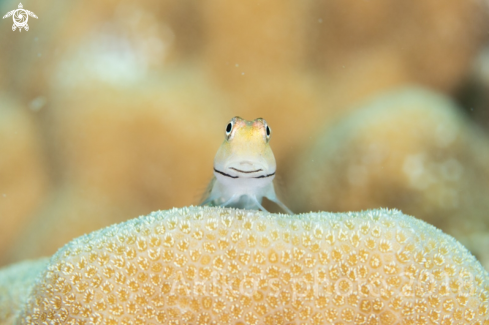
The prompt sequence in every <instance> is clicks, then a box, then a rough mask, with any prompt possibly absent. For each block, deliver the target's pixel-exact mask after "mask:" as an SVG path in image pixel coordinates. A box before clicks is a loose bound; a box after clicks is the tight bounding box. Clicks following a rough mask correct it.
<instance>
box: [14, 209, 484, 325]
mask: <svg viewBox="0 0 489 325" xmlns="http://www.w3.org/2000/svg"><path fill="white" fill-rule="evenodd" d="M18 323H20V324H45V323H46V324H88V323H90V324H92V323H93V324H299V323H300V324H331V323H334V324H338V325H339V324H358V325H362V324H365V325H366V324H386V325H393V324H415V323H416V324H443V325H451V324H478V325H488V324H489V275H488V273H487V272H486V271H484V269H483V268H482V267H481V265H480V264H479V263H478V262H477V261H476V260H475V258H474V257H473V256H472V255H471V254H470V253H469V252H468V251H467V250H466V249H465V248H464V247H463V246H462V245H461V244H459V243H458V242H457V241H456V240H454V239H453V238H452V237H450V236H448V235H445V234H444V233H442V232H441V231H439V230H438V229H436V228H434V227H433V226H430V225H428V224H426V223H424V222H422V221H419V220H417V219H415V218H412V217H409V216H406V215H404V214H402V213H401V212H399V211H395V210H371V211H365V212H358V213H347V214H333V213H309V214H302V215H293V216H285V215H279V214H268V213H262V212H257V211H245V210H235V209H224V208H201V207H191V208H183V209H173V210H168V211H160V212H154V213H152V214H150V215H148V216H146V217H140V218H138V219H133V220H130V221H127V222H125V223H121V224H117V225H113V226H111V227H108V228H105V229H102V230H100V231H96V232H93V233H91V234H88V235H85V236H83V237H80V238H77V239H75V240H73V241H72V242H70V243H69V244H67V245H66V246H65V247H63V248H62V249H61V250H59V251H58V252H57V253H56V254H55V255H54V256H53V258H52V259H51V261H50V264H49V266H48V267H47V269H46V270H45V271H44V273H43V274H42V276H41V278H40V280H39V281H38V282H37V284H36V285H35V286H34V289H33V291H32V293H31V296H30V299H29V300H28V302H27V304H26V306H25V308H24V310H23V311H22V313H21V315H20V318H19V320H18Z"/></svg>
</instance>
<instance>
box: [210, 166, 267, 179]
mask: <svg viewBox="0 0 489 325" xmlns="http://www.w3.org/2000/svg"><path fill="white" fill-rule="evenodd" d="M230 169H231V168H230ZM232 169H234V170H237V171H238V172H242V173H245V174H249V173H255V172H256V171H249V172H248V171H241V170H239V169H236V168H232ZM214 171H215V172H216V173H218V174H221V175H223V176H226V177H229V178H268V177H272V176H274V175H275V172H273V173H271V174H263V175H260V176H247V177H242V176H238V175H230V174H227V173H225V172H223V171H220V170H218V169H216V168H215V167H214ZM258 171H262V170H261V169H258Z"/></svg>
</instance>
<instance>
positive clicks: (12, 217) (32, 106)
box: [0, 0, 489, 270]
mask: <svg viewBox="0 0 489 325" xmlns="http://www.w3.org/2000/svg"><path fill="white" fill-rule="evenodd" d="M22 3H23V5H24V9H28V10H30V11H33V12H34V13H35V14H36V15H37V16H38V17H39V19H34V18H32V17H31V18H30V19H29V21H28V23H29V26H30V29H29V31H25V30H24V31H22V32H20V33H19V32H18V31H15V32H13V31H12V28H11V26H12V19H11V18H8V19H3V20H1V21H0V44H1V46H0V265H6V264H9V263H12V262H15V261H19V260H23V259H27V258H35V257H39V256H49V255H52V254H53V253H54V252H55V251H56V250H57V249H58V248H60V247H61V246H63V245H64V244H65V243H67V242H68V241H70V240H71V239H72V238H74V237H77V236H80V235H82V234H85V233H87V232H91V231H93V230H96V229H99V228H101V227H104V226H107V225H110V224H113V223H116V222H121V221H124V220H127V219H130V218H134V217H137V216H138V215H144V214H148V213H149V212H150V211H153V210H159V209H161V210H164V209H169V208H172V207H181V206H186V205H192V204H194V205H195V204H198V203H199V198H200V195H201V194H202V192H203V190H204V189H205V187H206V185H207V182H208V181H209V180H210V179H211V177H212V162H213V157H214V154H215V152H216V150H217V148H218V147H219V145H220V143H221V141H222V140H223V135H224V128H225V126H226V123H227V122H228V120H229V119H230V118H232V117H233V116H235V115H239V116H241V117H243V118H246V119H254V118H257V117H263V118H265V119H266V120H267V122H268V123H269V124H270V126H271V127H272V129H273V132H274V133H273V139H272V142H271V145H272V148H273V150H274V153H275V156H276V158H277V165H278V181H277V184H278V186H279V187H280V191H279V192H281V193H282V196H283V201H284V202H285V203H286V205H288V206H289V207H290V208H291V209H292V210H293V211H294V212H297V213H299V212H308V211H311V210H313V211H317V210H326V211H332V212H337V211H351V210H362V209H369V208H377V207H389V208H396V209H400V210H402V211H403V212H404V213H407V214H410V215H414V216H415V217H417V218H420V219H423V220H425V221H427V222H429V223H431V224H433V225H435V226H437V227H439V228H441V229H442V230H443V231H445V232H447V233H448V234H451V235H453V236H454V237H456V238H457V239H458V240H460V241H461V242H462V243H463V244H464V245H466V246H467V247H468V248H469V249H470V250H471V251H472V252H473V253H474V255H476V257H477V258H479V260H480V261H481V262H482V263H483V265H484V266H485V267H486V269H488V270H489V134H488V132H489V92H488V91H489V46H488V45H489V42H488V40H489V39H488V37H487V36H488V32H487V31H488V27H489V23H488V22H489V19H488V18H489V4H488V3H486V2H484V1H482V0H480V1H479V0H454V1H450V2H443V3H441V2H440V1H438V0H423V1H415V2H413V1H408V0H399V1H391V0H308V1H278V0H269V1H258V0H251V1H224V0H209V1H195V0H194V1H192V0H178V1H177V0H163V1H151V0H146V1H112V0H105V1H94V0H85V1H81V0H72V1H60V0H45V1H32V0H26V1H23V2H22ZM17 6H18V2H14V1H11V0H7V1H2V2H0V9H1V12H2V13H3V14H2V16H3V15H4V14H5V13H7V12H8V11H10V10H13V9H16V8H17ZM268 207H270V209H271V210H272V211H273V209H274V207H273V205H271V204H269V205H268Z"/></svg>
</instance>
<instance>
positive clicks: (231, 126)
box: [226, 121, 233, 138]
mask: <svg viewBox="0 0 489 325" xmlns="http://www.w3.org/2000/svg"><path fill="white" fill-rule="evenodd" d="M232 130H233V121H231V122H229V123H228V125H227V126H226V136H227V137H228V138H229V135H230V134H231V131H232Z"/></svg>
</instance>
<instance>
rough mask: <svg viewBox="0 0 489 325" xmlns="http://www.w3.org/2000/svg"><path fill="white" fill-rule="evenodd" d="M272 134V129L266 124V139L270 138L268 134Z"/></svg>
mask: <svg viewBox="0 0 489 325" xmlns="http://www.w3.org/2000/svg"><path fill="white" fill-rule="evenodd" d="M271 134H272V130H271V129H270V127H269V126H268V125H267V140H268V139H270V135H271Z"/></svg>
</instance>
